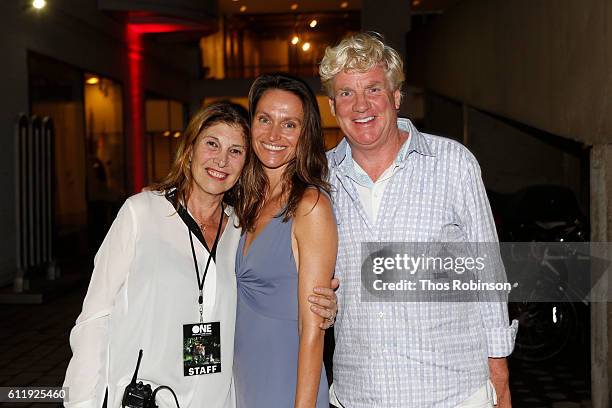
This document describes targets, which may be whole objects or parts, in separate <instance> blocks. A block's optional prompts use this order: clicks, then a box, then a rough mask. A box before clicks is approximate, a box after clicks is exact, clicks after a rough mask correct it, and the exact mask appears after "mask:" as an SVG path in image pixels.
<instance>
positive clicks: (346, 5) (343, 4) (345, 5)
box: [340, 1, 348, 8]
mask: <svg viewBox="0 0 612 408" xmlns="http://www.w3.org/2000/svg"><path fill="white" fill-rule="evenodd" d="M347 7H348V1H343V2H342V3H340V8H347Z"/></svg>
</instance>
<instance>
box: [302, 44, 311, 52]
mask: <svg viewBox="0 0 612 408" xmlns="http://www.w3.org/2000/svg"><path fill="white" fill-rule="evenodd" d="M309 49H310V43H309V42H305V43H304V44H302V51H308V50H309Z"/></svg>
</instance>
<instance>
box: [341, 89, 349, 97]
mask: <svg viewBox="0 0 612 408" xmlns="http://www.w3.org/2000/svg"><path fill="white" fill-rule="evenodd" d="M338 96H341V97H343V98H346V97H347V96H351V91H346V90H345V91H340V93H339V94H338Z"/></svg>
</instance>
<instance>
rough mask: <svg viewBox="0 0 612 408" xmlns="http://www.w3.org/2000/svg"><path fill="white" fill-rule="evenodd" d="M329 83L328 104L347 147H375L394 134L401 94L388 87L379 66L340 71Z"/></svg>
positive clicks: (382, 70) (373, 148) (365, 148)
mask: <svg viewBox="0 0 612 408" xmlns="http://www.w3.org/2000/svg"><path fill="white" fill-rule="evenodd" d="M332 85H333V97H331V98H330V99H329V105H330V107H331V110H332V114H333V115H334V116H335V117H336V119H337V121H338V125H339V126H340V128H341V129H342V131H343V132H344V134H345V135H346V137H347V139H348V141H349V143H350V144H351V148H353V149H361V150H368V151H372V150H376V149H377V148H380V147H381V146H384V145H385V144H386V143H387V142H389V141H390V140H391V139H392V138H393V137H394V135H396V133H397V109H399V106H400V100H401V93H400V91H399V89H398V90H392V89H391V87H390V85H389V83H388V80H387V77H386V75H385V70H384V69H383V68H382V67H381V66H380V65H377V66H376V67H374V68H372V69H370V70H369V71H366V72H354V71H341V72H340V73H339V74H337V75H336V76H335V77H334V78H333V80H332Z"/></svg>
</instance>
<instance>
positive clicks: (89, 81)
mask: <svg viewBox="0 0 612 408" xmlns="http://www.w3.org/2000/svg"><path fill="white" fill-rule="evenodd" d="M99 82H100V78H98V77H97V76H92V77H89V78H87V79H86V80H85V83H86V84H87V85H96V84H97V83H99Z"/></svg>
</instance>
